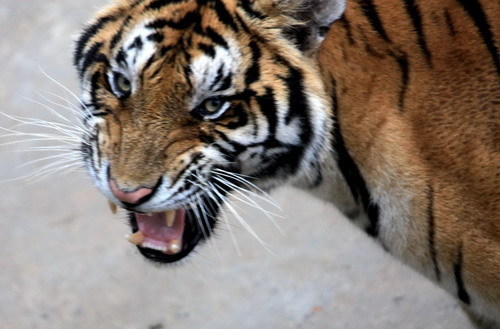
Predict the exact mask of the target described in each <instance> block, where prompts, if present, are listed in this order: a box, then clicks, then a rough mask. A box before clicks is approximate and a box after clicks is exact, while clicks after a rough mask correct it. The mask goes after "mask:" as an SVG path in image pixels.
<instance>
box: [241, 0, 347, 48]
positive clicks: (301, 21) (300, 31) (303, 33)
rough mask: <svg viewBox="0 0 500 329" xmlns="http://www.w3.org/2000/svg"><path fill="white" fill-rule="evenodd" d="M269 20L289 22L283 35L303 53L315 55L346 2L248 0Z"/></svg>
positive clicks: (326, 0)
mask: <svg viewBox="0 0 500 329" xmlns="http://www.w3.org/2000/svg"><path fill="white" fill-rule="evenodd" d="M248 1H250V3H253V5H254V6H257V7H258V8H259V9H260V10H261V11H263V12H264V13H265V14H266V15H268V16H270V17H273V16H274V17H276V16H278V15H279V16H282V17H283V16H285V17H289V18H291V20H290V21H291V22H292V23H291V26H289V27H288V28H286V30H285V31H284V32H285V34H286V35H287V36H288V37H289V38H290V39H292V41H294V42H295V43H296V44H297V46H298V47H299V48H300V49H301V50H302V51H305V52H310V51H315V50H316V49H317V48H318V46H319V44H320V43H321V41H323V39H324V38H325V36H326V33H327V31H328V28H329V27H330V25H331V24H332V23H333V22H334V21H336V20H337V19H339V18H340V17H341V16H342V14H343V13H344V10H345V6H346V1H347V0H248Z"/></svg>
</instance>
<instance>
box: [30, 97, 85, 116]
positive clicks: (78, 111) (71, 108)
mask: <svg viewBox="0 0 500 329" xmlns="http://www.w3.org/2000/svg"><path fill="white" fill-rule="evenodd" d="M43 92H45V93H47V94H49V95H51V96H52V97H56V98H58V99H60V100H62V101H65V102H67V103H68V105H67V106H66V105H63V104H60V103H58V102H56V101H53V100H51V99H50V98H48V97H46V96H44V95H43V94H42V93H41V92H36V93H37V95H38V96H40V97H42V98H43V99H44V100H46V101H47V102H49V103H51V104H53V105H56V106H58V107H60V108H62V109H65V110H69V111H70V112H71V113H72V114H74V115H76V116H77V117H79V118H80V119H83V118H84V117H85V115H84V114H83V113H82V111H81V108H79V107H78V106H76V105H75V104H73V103H71V101H69V100H68V99H66V98H64V97H62V96H60V95H57V94H56V93H53V92H51V91H48V90H44V91H43Z"/></svg>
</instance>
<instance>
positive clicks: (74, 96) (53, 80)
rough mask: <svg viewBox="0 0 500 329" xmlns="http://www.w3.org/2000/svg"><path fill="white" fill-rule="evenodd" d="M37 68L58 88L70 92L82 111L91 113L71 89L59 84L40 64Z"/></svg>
mask: <svg viewBox="0 0 500 329" xmlns="http://www.w3.org/2000/svg"><path fill="white" fill-rule="evenodd" d="M37 65H38V69H39V70H40V71H41V72H42V73H43V75H45V76H46V77H47V78H48V79H49V80H50V81H52V82H53V83H55V84H56V85H57V86H59V87H60V88H62V89H63V90H64V91H66V92H67V93H68V94H70V95H71V96H72V97H73V98H75V99H76V101H77V102H78V103H79V104H80V105H81V106H82V108H83V109H84V111H86V112H87V113H88V114H91V111H90V110H89V109H88V108H87V106H86V105H85V103H84V102H83V101H82V100H81V99H80V97H78V96H77V95H75V93H73V92H72V91H71V90H69V89H68V88H67V87H66V86H64V85H63V84H61V83H60V82H59V81H57V80H56V79H54V78H53V77H51V76H50V75H49V74H48V73H47V72H45V70H44V69H43V68H42V67H41V66H40V64H38V63H37Z"/></svg>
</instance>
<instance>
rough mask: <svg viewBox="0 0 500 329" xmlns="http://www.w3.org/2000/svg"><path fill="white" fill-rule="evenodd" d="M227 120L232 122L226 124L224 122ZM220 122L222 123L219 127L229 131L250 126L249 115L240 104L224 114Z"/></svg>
mask: <svg viewBox="0 0 500 329" xmlns="http://www.w3.org/2000/svg"><path fill="white" fill-rule="evenodd" d="M226 119H227V120H230V121H229V122H228V123H224V122H223V121H224V120H226ZM231 119H232V120H231ZM218 120H219V121H220V123H218V124H217V125H218V126H223V127H226V128H228V129H237V128H239V127H243V126H246V125H247V124H248V115H247V113H246V112H245V110H244V109H243V107H242V105H241V104H238V105H236V106H234V107H233V108H232V109H230V110H228V111H227V112H226V113H224V115H222V116H221V117H220V118H219V119H218Z"/></svg>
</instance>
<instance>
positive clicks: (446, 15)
mask: <svg viewBox="0 0 500 329" xmlns="http://www.w3.org/2000/svg"><path fill="white" fill-rule="evenodd" d="M444 19H445V21H446V26H448V31H450V35H451V36H452V37H453V36H455V34H457V31H456V30H455V24H453V20H452V19H451V16H450V12H449V11H448V10H445V11H444Z"/></svg>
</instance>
